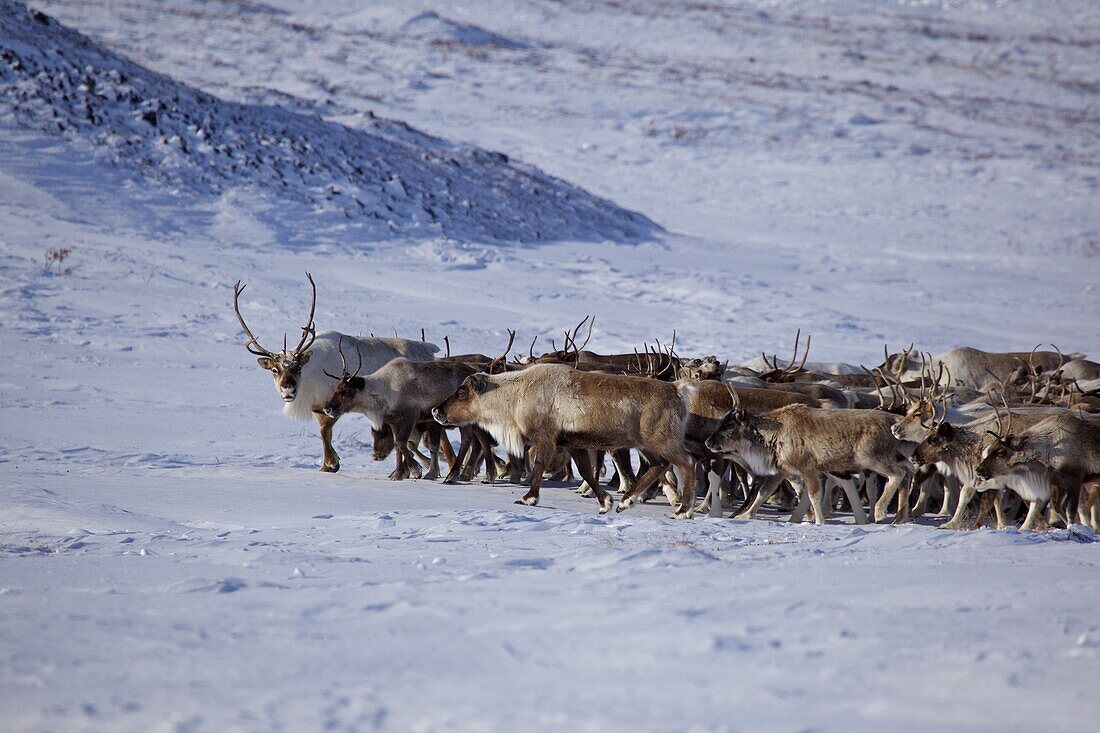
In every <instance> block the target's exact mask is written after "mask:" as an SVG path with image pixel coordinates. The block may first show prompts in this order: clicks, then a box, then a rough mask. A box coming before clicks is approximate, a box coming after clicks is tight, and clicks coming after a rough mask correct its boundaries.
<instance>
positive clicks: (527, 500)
mask: <svg viewBox="0 0 1100 733" xmlns="http://www.w3.org/2000/svg"><path fill="white" fill-rule="evenodd" d="M553 457H554V444H553V443H548V444H543V445H541V446H539V445H532V446H531V488H530V489H528V490H527V493H526V494H524V495H523V498H521V499H516V503H517V504H526V505H527V506H535V505H537V504H538V503H539V487H540V486H542V474H543V472H544V471H545V470H546V462H547V461H548V460H550V459H552V458H553Z"/></svg>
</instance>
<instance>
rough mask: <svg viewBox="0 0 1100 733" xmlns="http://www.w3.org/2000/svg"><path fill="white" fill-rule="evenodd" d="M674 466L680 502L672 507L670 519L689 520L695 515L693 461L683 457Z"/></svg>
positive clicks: (718, 500)
mask: <svg viewBox="0 0 1100 733" xmlns="http://www.w3.org/2000/svg"><path fill="white" fill-rule="evenodd" d="M675 465H676V468H675V469H674V470H675V473H676V483H677V484H678V485H679V488H680V502H679V504H674V505H673V506H674V507H675V511H673V512H672V518H673V519H691V518H692V517H693V516H694V515H695V483H694V482H693V481H692V478H694V475H693V474H694V471H695V461H693V460H691V458H690V457H688V456H686V455H685V456H682V457H681V458H680V460H678V461H677V462H676V464H675ZM714 500H715V501H717V502H721V501H722V499H721V498H719V497H715V499H714Z"/></svg>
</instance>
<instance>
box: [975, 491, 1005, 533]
mask: <svg viewBox="0 0 1100 733" xmlns="http://www.w3.org/2000/svg"><path fill="white" fill-rule="evenodd" d="M1000 493H1001V492H1000V491H998V490H997V489H992V490H990V491H983V492H982V500H981V503H979V504H978V514H977V516H976V517H974V522H973V523H972V524H971V525H970V529H981V528H982V527H984V526H985V520H986V518H987V517H988V516H989V514H990V512H992V511H993V505H994V504H999V503H1000V502H998V501H997V497H998V496H999V495H1000Z"/></svg>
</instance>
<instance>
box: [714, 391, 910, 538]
mask: <svg viewBox="0 0 1100 733" xmlns="http://www.w3.org/2000/svg"><path fill="white" fill-rule="evenodd" d="M896 419H897V418H896V417H895V416H893V415H890V414H889V413H886V412H882V411H880V410H822V409H814V408H809V407H806V406H804V405H790V406H787V407H781V408H779V409H777V410H772V411H771V412H766V413H762V414H759V415H757V414H753V413H750V412H748V411H746V410H744V409H736V410H732V411H731V412H730V413H729V414H728V415H727V416H726V417H725V418H724V419H723V420H722V424H721V425H720V426H719V427H718V430H717V431H715V433H714V435H712V436H711V437H710V438H709V439H708V440H707V443H706V444H707V447H708V448H709V449H710V450H712V451H715V452H717V453H721V454H722V455H727V456H731V457H732V456H737V457H739V458H740V459H741V460H742V461H744V462H745V464H746V465H748V466H749V467H750V469H751V470H752V472H753V473H754V474H755V475H757V476H781V477H782V478H785V479H787V480H788V481H791V482H792V483H794V484H796V485H798V486H800V487H801V492H802V494H803V496H806V497H808V498H809V502H810V505H811V506H812V507H813V511H814V518H815V521H816V522H817V523H818V524H824V523H825V519H824V518H825V513H824V511H825V508H824V504H823V502H822V498H823V494H824V492H823V489H822V483H821V474H822V473H838V474H843V473H851V472H854V471H864V470H867V471H874V472H875V473H878V474H881V475H883V476H885V477H886V487H885V489H884V491H883V494H882V497H881V498H880V499H879V501H878V503H877V504H876V505H875V521H882V520H883V519H884V518H885V516H886V507H887V506H889V503H890V500H891V499H892V498H893V495H894V493H896V492H898V491H899V489H900V495H899V498H898V503H899V510H898V514H897V517H896V519H895V522H904V521H905V520H906V518H907V515H908V501H909V497H908V493H909V492H908V478H909V469H908V468H907V465H906V460H905V456H904V453H905V451H906V446H905V444H903V443H901V442H899V441H898V440H896V439H895V438H894V437H893V435H891V434H890V426H891V425H893V424H894V422H895V420H896Z"/></svg>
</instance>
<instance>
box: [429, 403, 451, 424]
mask: <svg viewBox="0 0 1100 733" xmlns="http://www.w3.org/2000/svg"><path fill="white" fill-rule="evenodd" d="M432 417H434V418H435V421H436V422H437V423H439V424H440V425H444V426H446V427H454V426H453V425H451V423H450V422H448V421H447V416H446V415H445V414H444V413H443V410H442V409H441V408H439V407H433V408H432Z"/></svg>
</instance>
